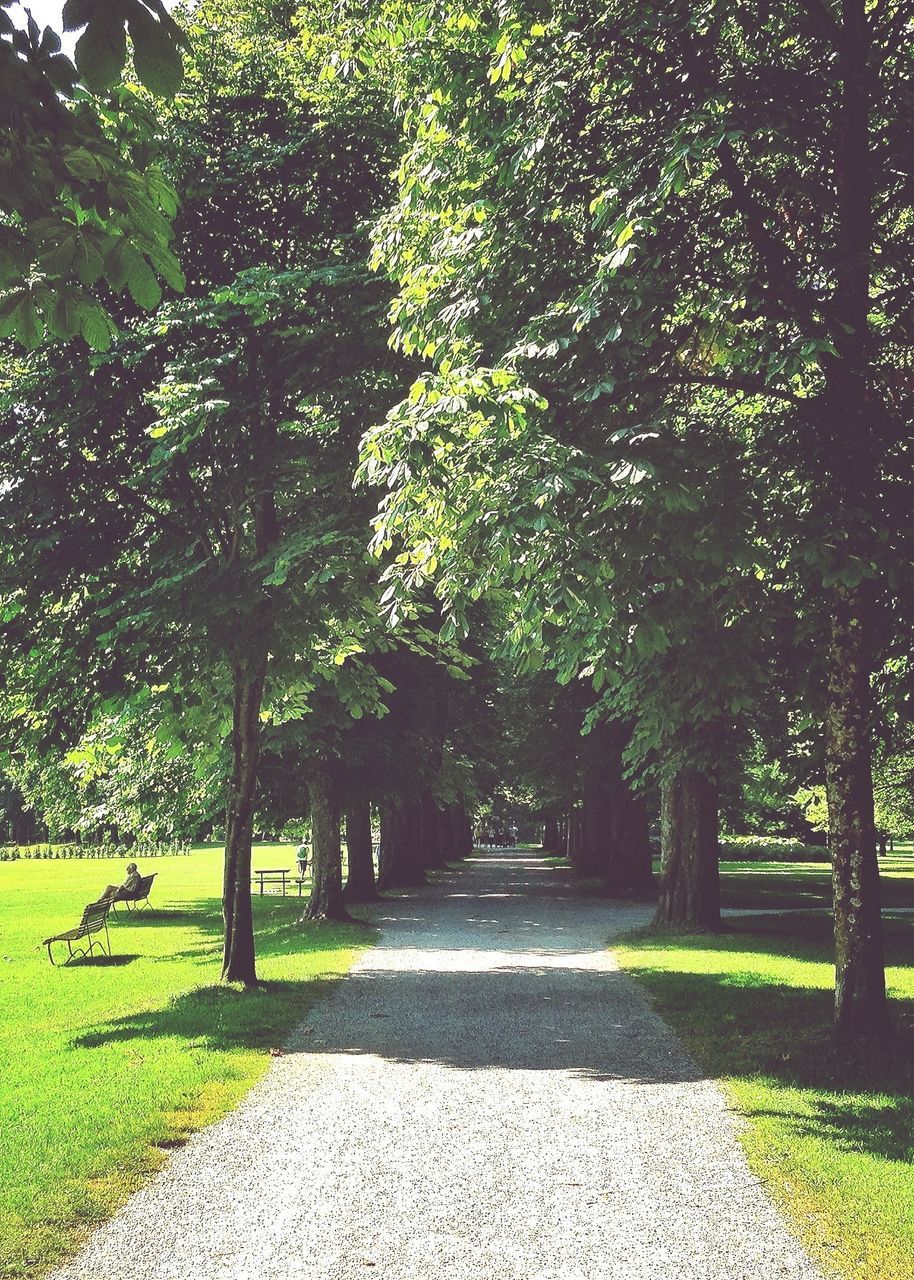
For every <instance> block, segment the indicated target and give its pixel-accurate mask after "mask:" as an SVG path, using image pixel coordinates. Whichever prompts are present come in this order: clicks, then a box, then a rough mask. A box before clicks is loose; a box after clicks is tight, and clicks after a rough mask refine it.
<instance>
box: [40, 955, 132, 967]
mask: <svg viewBox="0 0 914 1280" xmlns="http://www.w3.org/2000/svg"><path fill="white" fill-rule="evenodd" d="M140 958H141V957H140V956H138V955H136V954H135V953H134V954H132V955H118V954H117V952H115V953H114V955H113V956H86V957H85V959H80V960H74V961H73V962H72V964H69V963H68V964H66V965H58V966H57V967H58V968H59V969H61V968H68V969H75V968H76V967H77V965H78V966H79V967H80V968H81V969H88V968H92V969H119V968H121V966H122V965H125V964H133V962H134V960H139V959H140Z"/></svg>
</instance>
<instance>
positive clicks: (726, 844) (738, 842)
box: [720, 836, 828, 862]
mask: <svg viewBox="0 0 914 1280" xmlns="http://www.w3.org/2000/svg"><path fill="white" fill-rule="evenodd" d="M720 855H721V857H722V858H726V859H731V860H733V861H736V862H769V861H770V862H828V849H827V848H826V846H825V845H823V844H804V843H803V842H802V840H782V839H777V838H776V837H774V836H721V838H720Z"/></svg>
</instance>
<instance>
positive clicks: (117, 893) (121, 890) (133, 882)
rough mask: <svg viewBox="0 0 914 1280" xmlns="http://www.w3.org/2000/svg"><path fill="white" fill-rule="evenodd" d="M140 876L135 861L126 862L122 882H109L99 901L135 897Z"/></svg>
mask: <svg viewBox="0 0 914 1280" xmlns="http://www.w3.org/2000/svg"><path fill="white" fill-rule="evenodd" d="M141 879H142V877H141V876H140V872H139V868H138V867H137V865H136V863H135V862H128V863H127V875H126V877H125V878H124V883H123V884H109V885H108V887H107V888H106V889H105V892H104V893H103V894H102V896H101V898H100V899H99V901H100V902H105V901H106V900H107V901H108V902H126V901H127V900H128V898H135V897H136V895H137V893H138V892H139V889H140V883H141Z"/></svg>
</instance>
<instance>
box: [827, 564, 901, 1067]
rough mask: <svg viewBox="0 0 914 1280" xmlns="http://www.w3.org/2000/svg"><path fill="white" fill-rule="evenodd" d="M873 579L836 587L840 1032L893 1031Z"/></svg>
mask: <svg viewBox="0 0 914 1280" xmlns="http://www.w3.org/2000/svg"><path fill="white" fill-rule="evenodd" d="M871 586H872V584H869V583H867V584H861V585H860V586H858V587H855V588H846V587H842V588H838V589H837V590H836V592H835V601H834V615H833V619H832V634H831V646H830V650H829V676H828V705H827V708H826V717H825V769H826V775H825V776H826V792H827V796H828V827H829V848H830V850H831V857H832V884H833V887H834V899H835V1032H836V1034H837V1036H838V1037H839V1038H840V1039H843V1040H856V1039H874V1040H877V1041H878V1040H882V1039H885V1038H886V1037H888V1036H889V1035H890V1034H891V1023H890V1019H889V1009H888V1001H887V999H886V992H885V959H884V955H883V945H882V917H881V911H880V901H879V867H878V862H877V859H876V824H875V820H874V817H873V774H872V762H871V757H870V722H871V698H872V694H871V690H870V666H871V661H872V659H871V653H870V648H871V646H870V642H869V631H870V619H869V613H870V611H871V609H870V604H869V600H870V598H871V595H872V592H871V589H870V588H871Z"/></svg>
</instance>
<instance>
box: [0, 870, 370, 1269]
mask: <svg viewBox="0 0 914 1280" xmlns="http://www.w3.org/2000/svg"><path fill="white" fill-rule="evenodd" d="M277 858H278V861H277ZM125 862H126V859H125V858H120V859H117V860H111V861H108V860H101V859H99V860H94V859H93V860H87V861H75V860H73V861H71V860H67V861H56V862H55V861H20V862H10V863H2V864H0V1062H2V1076H0V1108H2V1114H3V1125H2V1127H0V1276H3V1277H4V1278H6V1277H13V1276H16V1277H18V1276H32V1275H35V1274H38V1273H40V1272H41V1271H42V1270H44V1269H46V1268H47V1267H48V1266H50V1265H51V1264H52V1263H54V1262H55V1261H59V1260H60V1259H61V1258H62V1257H63V1256H65V1255H66V1254H67V1253H69V1252H71V1251H72V1250H73V1249H74V1248H75V1247H76V1246H77V1245H78V1244H79V1242H80V1239H81V1238H82V1236H83V1235H84V1233H85V1232H86V1230H87V1228H89V1227H90V1226H92V1225H93V1224H95V1223H96V1222H98V1221H99V1220H100V1219H102V1218H105V1217H107V1216H108V1215H109V1214H110V1213H111V1212H112V1211H113V1210H114V1208H115V1207H116V1206H117V1205H118V1204H120V1203H121V1202H122V1201H123V1200H124V1199H125V1197H126V1196H127V1195H128V1194H129V1193H130V1192H131V1191H132V1190H134V1189H135V1188H136V1186H137V1185H138V1184H139V1183H140V1181H141V1180H142V1179H143V1178H144V1177H145V1176H146V1175H148V1174H149V1173H150V1172H151V1171H152V1170H153V1169H155V1168H156V1167H157V1165H158V1164H160V1163H161V1161H162V1160H163V1159H164V1153H165V1152H166V1151H167V1150H168V1149H169V1148H170V1147H173V1146H176V1145H180V1144H181V1142H182V1141H184V1140H185V1139H186V1137H187V1135H188V1134H189V1133H190V1132H192V1131H193V1130H195V1129H198V1128H200V1127H201V1126H202V1125H204V1124H206V1123H208V1122H209V1121H211V1120H213V1119H215V1118H216V1117H218V1116H220V1115H222V1114H223V1113H224V1112H225V1111H226V1110H228V1108H230V1107H231V1106H232V1105H234V1104H235V1103H236V1102H237V1101H238V1100H239V1099H240V1098H241V1097H242V1095H243V1094H244V1093H245V1092H246V1091H247V1090H248V1089H249V1088H250V1086H251V1085H252V1084H253V1083H254V1082H255V1081H256V1080H257V1079H258V1078H259V1077H260V1076H261V1075H263V1073H264V1072H265V1071H266V1069H267V1066H268V1064H269V1061H270V1057H269V1050H270V1049H271V1048H273V1047H275V1046H278V1045H279V1044H281V1042H282V1041H283V1039H284V1037H285V1036H286V1035H287V1034H288V1032H289V1031H290V1030H291V1029H292V1027H293V1026H294V1025H295V1024H296V1023H297V1022H298V1021H299V1020H300V1019H301V1018H302V1017H303V1015H304V1012H305V1010H306V1009H307V1006H308V1003H309V1002H310V1001H311V1000H313V998H314V996H315V994H316V993H317V992H318V990H319V984H318V982H317V981H316V980H320V979H324V978H330V977H333V976H335V975H338V974H341V973H344V972H346V970H347V969H348V968H349V967H350V965H351V964H352V962H353V960H354V959H355V957H356V955H357V954H358V952H359V951H360V950H361V949H362V948H363V947H364V946H366V945H367V944H368V943H369V942H370V941H371V940H372V939H373V937H374V935H373V933H372V932H371V931H370V930H369V929H367V928H366V927H365V926H358V925H340V926H317V925H308V926H305V925H300V924H297V923H296V921H297V918H298V916H300V914H301V908H302V901H301V900H299V898H298V897H297V896H296V897H288V898H282V897H278V896H271V895H267V896H264V897H262V898H261V897H259V896H257V897H255V898H254V917H255V928H256V931H257V947H258V953H259V960H258V972H259V975H260V977H261V978H262V979H263V980H264V983H265V986H264V988H263V989H262V990H257V991H252V992H246V993H245V992H242V991H240V990H237V989H234V988H231V987H222V986H219V985H217V979H218V976H219V960H220V954H221V925H222V921H221V914H220V902H219V897H220V893H221V864H222V854H221V850H218V849H209V848H206V849H201V850H198V851H195V852H194V853H193V854H191V855H190V856H189V857H175V858H170V857H166V858H156V859H154V860H150V861H149V862H147V863H141V866H140V870H141V871H142V872H151V871H156V872H157V873H158V876H157V879H156V881H155V885H154V887H153V893H152V903H153V906H154V907H155V912H154V913H153V914H149V913H145V912H144V913H143V914H142V915H139V916H131V917H126V918H125V917H123V916H122V918H121V919H119V920H118V921H116V922H115V923H113V924H112V925H111V928H110V932H111V944H112V950H113V952H114V955H113V956H112V958H111V959H110V960H108V959H99V958H95V959H93V960H91V961H88V962H87V961H82V962H79V963H77V964H74V965H73V966H72V967H68V968H61V969H56V968H52V967H51V965H50V964H49V963H48V960H47V953H46V951H45V949H44V948H43V947H41V946H40V943H41V940H42V939H43V938H45V937H48V936H49V935H50V934H54V933H59V932H60V931H61V930H63V929H67V928H71V927H72V926H73V925H74V924H76V923H78V920H79V916H80V913H81V910H82V907H83V906H84V904H85V903H86V902H89V901H91V900H92V899H94V898H96V897H97V896H98V894H99V893H100V892H101V891H102V890H103V889H104V887H105V885H106V884H107V883H108V882H109V881H111V882H118V883H119V882H120V881H121V880H122V879H123V874H124V865H125ZM294 865H295V864H294V849H293V848H290V847H289V846H281V847H280V846H275V845H274V846H260V847H259V848H255V850H254V866H255V868H256V867H258V866H266V867H270V866H289V867H294ZM65 954H66V948H65V947H64V948H63V955H65Z"/></svg>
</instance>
